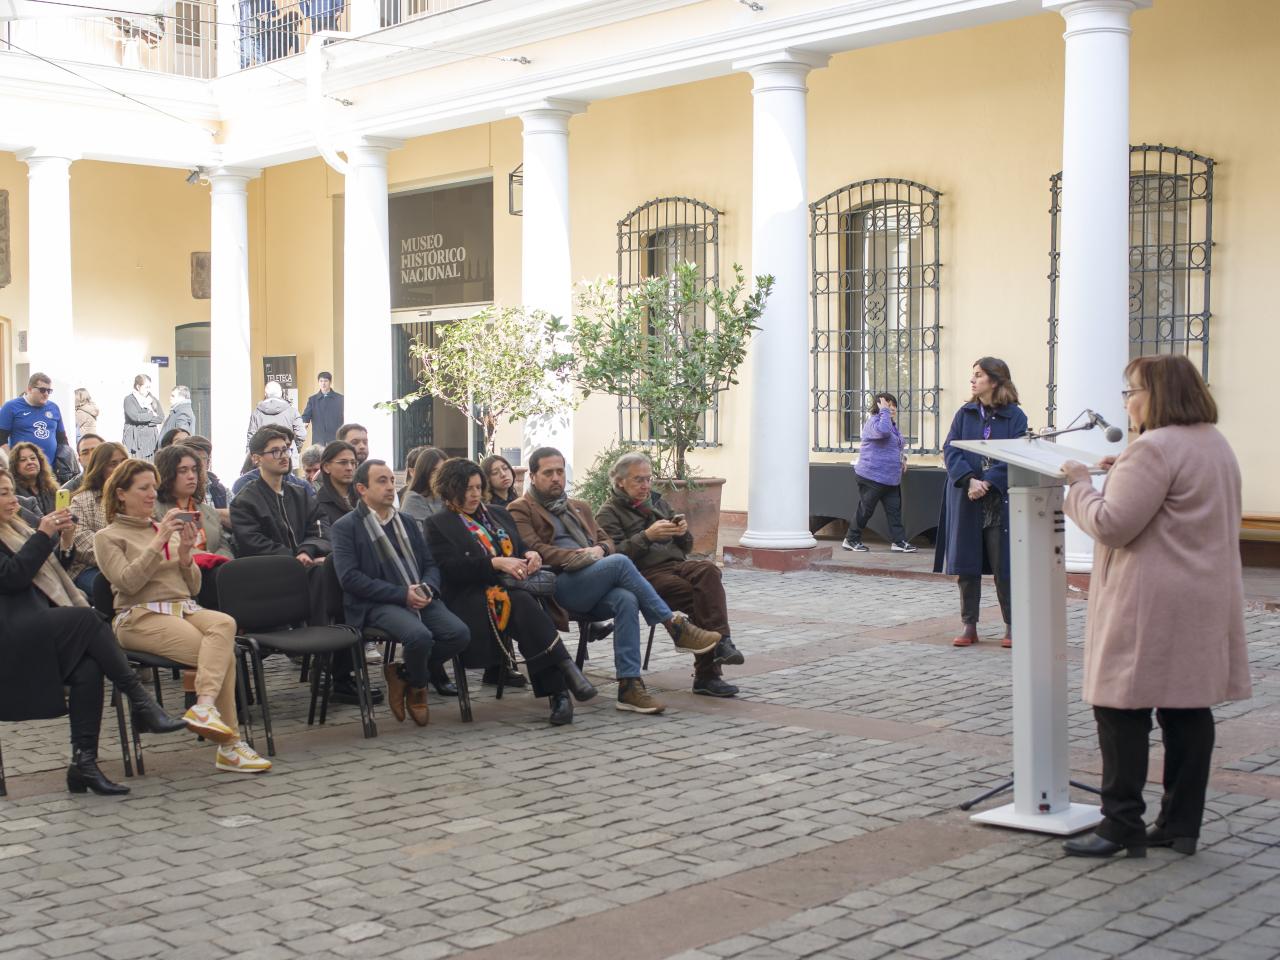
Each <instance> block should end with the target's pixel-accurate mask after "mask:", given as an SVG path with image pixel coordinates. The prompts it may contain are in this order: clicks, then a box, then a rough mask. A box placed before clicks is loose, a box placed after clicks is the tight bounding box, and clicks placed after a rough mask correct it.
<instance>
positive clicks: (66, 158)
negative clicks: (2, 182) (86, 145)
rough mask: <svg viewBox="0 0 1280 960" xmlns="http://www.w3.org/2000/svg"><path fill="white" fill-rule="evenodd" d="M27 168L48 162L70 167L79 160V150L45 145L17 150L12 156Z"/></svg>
mask: <svg viewBox="0 0 1280 960" xmlns="http://www.w3.org/2000/svg"><path fill="white" fill-rule="evenodd" d="M13 155H14V156H15V157H17V158H18V159H19V160H21V161H22V162H23V163H25V164H26V165H27V166H28V167H32V168H34V167H36V166H39V165H40V164H42V163H46V162H48V161H57V162H58V163H65V164H67V165H68V166H70V165H71V164H72V163H74V162H75V161H77V160H79V159H80V156H81V154H80V151H79V150H68V149H67V148H65V147H62V146H57V145H47V146H42V147H27V148H25V149H23V150H17V151H15V152H14V154H13Z"/></svg>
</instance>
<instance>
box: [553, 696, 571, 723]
mask: <svg viewBox="0 0 1280 960" xmlns="http://www.w3.org/2000/svg"><path fill="white" fill-rule="evenodd" d="M570 723H573V701H572V700H571V699H569V695H568V694H567V693H553V694H552V695H551V725H552V726H553V727H563V726H565V725H566V724H570Z"/></svg>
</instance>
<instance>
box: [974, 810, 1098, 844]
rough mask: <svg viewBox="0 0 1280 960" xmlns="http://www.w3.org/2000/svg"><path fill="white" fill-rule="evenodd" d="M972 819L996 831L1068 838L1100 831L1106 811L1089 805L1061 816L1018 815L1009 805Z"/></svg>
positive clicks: (983, 812)
mask: <svg viewBox="0 0 1280 960" xmlns="http://www.w3.org/2000/svg"><path fill="white" fill-rule="evenodd" d="M969 819H970V820H972V821H973V822H974V823H985V824H989V825H991V826H993V827H1008V828H1010V829H1011V830H1028V831H1030V832H1031V833H1052V834H1054V835H1056V836H1059V837H1066V836H1070V835H1071V834H1073V833H1081V832H1083V831H1085V830H1088V829H1089V828H1090V827H1096V826H1097V825H1098V824H1100V823H1101V822H1102V810H1101V809H1100V808H1098V807H1095V806H1093V805H1091V804H1088V803H1073V804H1071V805H1069V806H1068V807H1067V809H1065V810H1059V811H1058V812H1057V813H1018V812H1017V811H1016V810H1015V809H1014V805H1013V804H1012V803H1006V804H1005V805H1004V806H1003V807H996V808H995V809H993V810H984V811H982V812H981V813H975V814H973V816H971V817H970V818H969Z"/></svg>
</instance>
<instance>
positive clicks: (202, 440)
mask: <svg viewBox="0 0 1280 960" xmlns="http://www.w3.org/2000/svg"><path fill="white" fill-rule="evenodd" d="M182 445H183V446H184V447H195V448H196V449H197V450H200V451H201V452H203V453H204V455H205V456H206V457H211V456H213V443H212V442H211V441H210V440H209V438H208V437H202V436H200V434H198V433H197V434H196V435H195V436H191V437H187V439H185V440H183V441H182Z"/></svg>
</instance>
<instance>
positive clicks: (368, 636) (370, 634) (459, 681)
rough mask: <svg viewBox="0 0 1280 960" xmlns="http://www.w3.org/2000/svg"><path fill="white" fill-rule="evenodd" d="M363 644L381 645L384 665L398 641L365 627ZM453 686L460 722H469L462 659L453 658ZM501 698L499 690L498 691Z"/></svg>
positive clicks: (465, 678)
mask: <svg viewBox="0 0 1280 960" xmlns="http://www.w3.org/2000/svg"><path fill="white" fill-rule="evenodd" d="M363 641H364V642H365V643H380V644H382V658H383V661H384V662H385V663H391V662H392V660H394V659H395V655H396V647H397V646H399V644H400V641H399V640H397V639H396V638H395V637H393V636H392V635H391V634H389V633H387V632H386V631H385V630H379V629H378V628H377V627H365V628H364V634H363ZM453 685H454V686H455V687H457V688H458V710H459V711H460V712H461V714H462V722H463V723H470V722H471V688H470V687H468V686H467V669H466V667H464V666H463V665H462V657H461V656H457V657H454V658H453ZM498 695H499V696H501V695H502V694H501V690H499V694H498Z"/></svg>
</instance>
